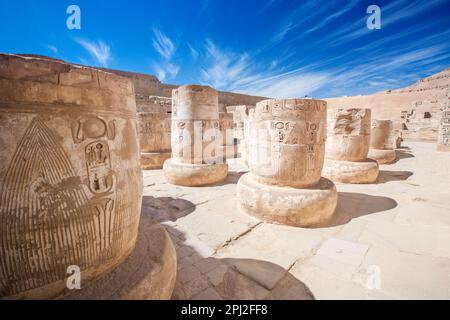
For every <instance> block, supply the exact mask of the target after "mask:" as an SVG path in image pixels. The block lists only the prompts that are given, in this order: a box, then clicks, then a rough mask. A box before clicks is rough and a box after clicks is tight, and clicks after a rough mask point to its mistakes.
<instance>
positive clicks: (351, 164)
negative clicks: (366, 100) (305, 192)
mask: <svg viewBox="0 0 450 320" xmlns="http://www.w3.org/2000/svg"><path fill="white" fill-rule="evenodd" d="M328 115H329V119H328V139H327V144H326V160H325V165H324V168H323V175H324V176H325V177H327V178H329V179H331V180H333V181H335V182H342V183H373V182H375V181H376V180H377V178H378V173H379V169H378V163H377V162H376V161H374V160H371V159H367V155H368V153H369V146H370V121H371V111H370V109H338V110H336V111H331V110H330V111H329V113H328Z"/></svg>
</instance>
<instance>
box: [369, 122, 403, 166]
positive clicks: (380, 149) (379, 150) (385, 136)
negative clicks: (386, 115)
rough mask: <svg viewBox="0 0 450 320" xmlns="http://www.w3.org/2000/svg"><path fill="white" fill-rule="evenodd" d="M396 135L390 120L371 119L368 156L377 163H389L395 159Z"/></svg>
mask: <svg viewBox="0 0 450 320" xmlns="http://www.w3.org/2000/svg"><path fill="white" fill-rule="evenodd" d="M396 141H397V137H396V136H395V132H394V124H393V122H392V121H391V120H373V121H372V130H371V137H370V150H369V158H370V159H374V160H376V161H377V162H378V164H389V163H392V162H394V161H395V160H396V153H395V150H394V148H395V146H396V145H397V142H396Z"/></svg>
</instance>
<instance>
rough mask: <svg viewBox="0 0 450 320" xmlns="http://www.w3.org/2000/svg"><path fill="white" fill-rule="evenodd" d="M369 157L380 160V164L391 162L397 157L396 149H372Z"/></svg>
mask: <svg viewBox="0 0 450 320" xmlns="http://www.w3.org/2000/svg"><path fill="white" fill-rule="evenodd" d="M368 158H370V159H373V160H375V161H377V162H378V164H391V163H393V162H394V161H395V160H396V159H397V155H396V153H395V150H382V149H370V150H369V155H368Z"/></svg>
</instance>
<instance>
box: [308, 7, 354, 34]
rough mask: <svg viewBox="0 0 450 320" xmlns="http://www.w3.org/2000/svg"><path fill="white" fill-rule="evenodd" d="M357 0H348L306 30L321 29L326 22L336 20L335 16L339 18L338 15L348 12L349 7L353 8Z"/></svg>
mask: <svg viewBox="0 0 450 320" xmlns="http://www.w3.org/2000/svg"><path fill="white" fill-rule="evenodd" d="M358 1H359V0H352V1H348V3H347V5H345V6H342V8H341V9H339V10H337V11H336V12H334V13H332V14H330V15H328V16H326V17H325V18H324V19H323V20H322V21H320V22H319V23H317V24H316V25H315V26H313V27H312V28H310V29H308V30H307V31H306V32H307V33H310V32H314V31H316V30H319V29H321V28H322V27H324V26H326V25H327V24H329V23H330V22H331V21H333V20H336V19H337V18H339V17H340V16H342V15H344V14H346V13H348V12H349V11H350V10H351V9H353V7H354V6H355V5H356V4H357V3H358Z"/></svg>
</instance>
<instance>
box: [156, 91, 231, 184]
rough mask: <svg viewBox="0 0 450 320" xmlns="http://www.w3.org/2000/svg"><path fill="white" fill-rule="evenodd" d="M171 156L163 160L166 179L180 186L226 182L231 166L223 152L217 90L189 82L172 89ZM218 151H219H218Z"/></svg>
mask: <svg viewBox="0 0 450 320" xmlns="http://www.w3.org/2000/svg"><path fill="white" fill-rule="evenodd" d="M172 103H173V105H172V156H173V158H172V159H169V160H167V161H166V162H165V163H164V176H165V178H166V180H167V181H168V182H169V183H171V184H175V185H181V186H205V185H210V184H214V183H218V182H221V181H223V180H224V179H225V178H226V176H227V174H228V165H227V163H226V162H224V161H223V156H222V155H220V153H221V152H220V144H221V141H220V139H217V137H218V136H219V135H220V131H219V129H220V128H219V110H218V105H219V103H218V94H217V91H215V90H214V89H212V88H210V87H206V86H196V85H187V86H182V87H180V88H178V89H176V90H174V91H173V99H172ZM218 150H219V152H218Z"/></svg>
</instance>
